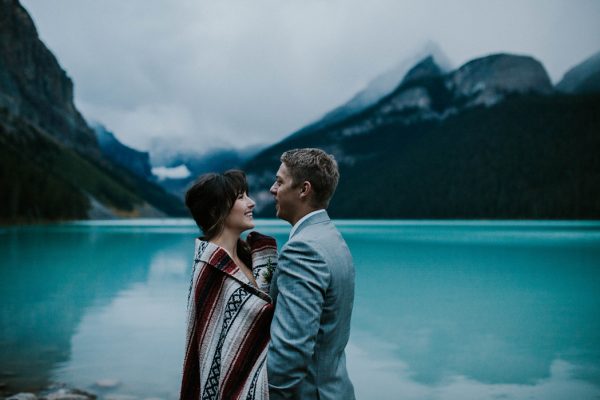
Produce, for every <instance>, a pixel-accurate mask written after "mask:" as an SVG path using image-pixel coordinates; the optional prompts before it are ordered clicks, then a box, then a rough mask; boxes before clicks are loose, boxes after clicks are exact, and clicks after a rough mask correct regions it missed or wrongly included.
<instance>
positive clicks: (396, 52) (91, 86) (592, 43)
mask: <svg viewBox="0 0 600 400" xmlns="http://www.w3.org/2000/svg"><path fill="white" fill-rule="evenodd" d="M21 1H22V4H23V5H24V6H25V8H27V10H28V11H29V12H30V14H31V16H32V17H33V19H34V21H35V23H36V26H37V28H38V32H39V34H40V37H41V38H42V40H43V41H44V43H46V45H47V46H48V47H49V48H50V50H51V51H52V52H53V53H54V54H55V55H56V56H57V58H58V60H59V62H60V63H61V65H62V66H63V68H64V69H65V70H66V71H67V73H68V74H69V76H70V77H71V78H72V79H73V81H74V83H75V100H76V104H77V106H78V108H79V109H80V110H81V111H82V113H83V114H84V116H85V117H86V118H87V119H88V121H94V120H96V121H100V122H102V123H103V124H105V125H106V126H107V128H108V129H109V130H112V131H113V132H115V133H116V135H117V137H118V138H119V139H120V140H121V141H123V142H124V143H125V144H127V145H130V146H133V147H135V148H138V149H142V150H149V149H150V148H151V147H152V145H153V143H156V142H157V140H160V139H167V143H166V144H165V146H175V147H184V148H187V149H193V150H196V151H198V152H201V151H203V150H206V149H209V148H214V147H225V146H233V147H237V148H241V147H244V146H248V145H254V144H264V143H272V142H274V141H278V140H280V139H282V138H283V137H285V136H287V135H288V134H290V133H292V132H293V131H295V130H297V129H298V128H301V127H302V126H304V125H305V124H307V123H309V122H311V121H313V120H315V119H317V118H318V117H320V116H321V115H323V114H324V113H326V112H327V111H329V110H331V109H332V108H334V107H335V106H337V105H339V104H341V103H343V102H345V101H346V100H348V99H349V98H351V97H352V96H353V95H354V94H355V93H356V92H358V91H359V90H361V89H362V88H363V87H364V86H365V85H366V84H367V83H368V82H369V81H370V80H371V79H373V78H374V77H376V76H377V75H379V74H381V73H382V72H384V71H386V70H388V69H390V68H392V67H393V66H394V65H396V64H398V63H400V62H402V61H403V60H406V59H409V58H411V56H413V55H414V54H415V53H417V52H419V51H420V50H421V48H423V47H424V46H425V45H426V43H427V42H428V41H432V42H434V43H436V44H437V45H438V46H439V47H440V48H441V49H442V51H443V52H444V53H445V54H446V56H447V57H448V59H449V60H450V61H451V62H452V64H453V66H454V67H459V66H460V65H462V64H463V63H465V62H466V61H469V60H471V59H473V58H476V57H481V56H484V55H487V54H491V53H497V52H509V53H516V54H527V55H532V56H533V57H535V58H536V59H538V60H539V61H541V62H542V63H543V64H544V66H545V67H546V69H547V71H548V73H549V75H550V78H551V79H552V81H553V82H555V83H556V82H557V81H558V80H560V78H561V77H562V75H563V74H564V73H565V72H566V71H567V70H568V69H569V68H571V67H572V66H574V65H575V64H577V63H579V62H581V61H583V60H584V59H585V58H587V57H589V56H590V55H592V54H593V53H595V52H597V51H599V50H600V23H599V22H598V21H600V0H502V1H499V0H452V1H450V0H448V1H446V0H437V1H434V0H414V1H408V0H213V1H206V0H51V1H49V0H21Z"/></svg>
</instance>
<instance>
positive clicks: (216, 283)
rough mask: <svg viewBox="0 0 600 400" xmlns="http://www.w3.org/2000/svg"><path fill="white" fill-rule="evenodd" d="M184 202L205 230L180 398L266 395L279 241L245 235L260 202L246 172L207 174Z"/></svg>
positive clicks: (198, 245) (199, 241) (191, 302)
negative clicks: (253, 196) (272, 287)
mask: <svg viewBox="0 0 600 400" xmlns="http://www.w3.org/2000/svg"><path fill="white" fill-rule="evenodd" d="M185 204H186V206H187V207H188V209H189V210H190V212H191V214H192V216H193V217H194V220H195V221H196V224H198V226H199V227H200V229H201V230H202V232H203V234H204V236H203V237H201V238H199V239H196V250H195V258H194V268H193V272H192V282H191V284H190V292H189V295H188V313H189V315H188V331H187V340H186V353H185V360H184V367H183V379H182V385H181V397H180V398H181V399H182V400H189V399H227V400H229V399H244V400H245V399H268V397H269V394H268V383H267V368H266V355H267V353H266V351H267V345H268V342H269V327H270V324H271V319H272V317H273V304H272V302H271V299H270V298H269V296H268V294H267V293H268V291H269V281H270V278H271V276H272V273H273V271H274V268H275V267H276V263H277V247H276V244H275V240H274V239H273V238H270V237H268V236H263V235H260V234H258V233H256V232H252V233H250V235H248V239H247V243H246V242H244V241H242V240H241V239H240V235H241V233H242V232H243V231H245V230H248V229H252V228H254V220H253V217H252V212H253V209H254V206H255V203H254V201H253V200H252V199H251V198H249V197H248V184H247V182H246V176H245V175H244V173H243V172H242V171H238V170H230V171H227V172H225V173H224V174H214V173H210V174H205V175H202V176H201V177H200V179H199V180H198V181H197V182H196V183H195V184H194V185H193V186H192V187H191V188H190V189H189V190H188V192H187V193H186V196H185Z"/></svg>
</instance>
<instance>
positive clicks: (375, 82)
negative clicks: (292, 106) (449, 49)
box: [294, 42, 451, 136]
mask: <svg viewBox="0 0 600 400" xmlns="http://www.w3.org/2000/svg"><path fill="white" fill-rule="evenodd" d="M424 60H429V63H430V65H431V66H434V65H435V68H436V69H438V70H440V72H447V71H449V70H450V69H451V63H450V61H449V60H448V58H447V57H446V55H445V54H444V53H443V52H442V50H441V49H440V48H439V46H438V45H437V44H435V43H433V42H428V43H427V44H426V45H425V46H424V47H423V48H422V49H421V50H419V51H418V52H416V53H415V54H414V55H413V56H412V57H410V58H408V59H406V60H404V61H402V62H400V63H398V64H396V65H395V66H394V67H393V68H390V69H389V70H387V71H385V72H384V73H382V74H381V75H379V76H377V77H376V78H374V79H372V80H371V81H370V82H369V83H368V84H367V86H366V87H365V88H364V89H363V90H361V91H360V92H358V93H357V94H356V95H354V96H353V97H352V98H351V99H350V100H349V101H347V102H346V103H344V104H342V105H341V106H338V107H336V108H335V109H333V110H332V111H330V112H328V113H326V114H325V115H324V116H323V117H322V118H320V119H319V120H318V121H316V122H313V123H311V124H309V125H308V126H306V127H304V128H302V129H300V130H299V131H297V132H296V133H294V135H297V136H301V135H306V134H308V133H310V132H312V131H314V130H317V129H323V128H325V127H326V126H328V125H332V124H334V123H336V122H338V121H341V120H343V119H345V118H348V117H350V116H352V115H355V114H357V113H359V112H361V111H362V110H364V109H366V108H368V107H369V106H371V105H373V104H375V103H376V102H377V101H379V100H381V99H382V98H383V97H385V96H386V95H388V94H389V93H391V92H392V91H393V90H394V89H395V88H397V87H398V85H399V84H400V82H401V80H402V78H403V77H405V76H406V74H407V72H408V71H409V70H410V69H413V68H415V67H414V66H415V63H417V62H419V61H421V62H422V61H424Z"/></svg>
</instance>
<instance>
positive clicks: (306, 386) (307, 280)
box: [267, 149, 354, 400]
mask: <svg viewBox="0 0 600 400" xmlns="http://www.w3.org/2000/svg"><path fill="white" fill-rule="evenodd" d="M338 178H339V172H338V168H337V163H336V162H335V159H334V158H333V156H331V155H328V154H327V153H325V152H324V151H322V150H319V149H295V150H290V151H286V152H285V153H283V155H282V156H281V166H280V167H279V170H278V171H277V176H276V181H275V183H274V184H273V186H272V187H271V190H270V191H271V194H272V195H273V196H274V197H275V207H276V210H277V217H279V218H281V219H283V220H285V221H288V222H289V223H290V224H291V225H292V226H293V227H292V230H291V232H290V238H289V241H288V242H287V243H286V244H285V245H284V246H283V248H282V250H281V254H280V256H279V263H278V269H277V271H276V273H275V276H274V279H273V282H272V284H271V297H272V298H273V300H274V302H275V315H274V317H273V322H272V325H271V344H270V346H269V350H268V355H267V369H268V379H269V394H270V398H271V400H279V399H301V400H312V399H320V400H329V399H335V400H353V399H354V388H353V386H352V383H351V382H350V378H349V377H348V372H347V371H346V356H345V352H344V349H345V347H346V344H347V343H348V336H349V335H350V316H351V314H352V304H353V301H354V264H353V262H352V256H351V255H350V250H349V249H348V246H347V245H346V242H345V241H344V239H343V238H342V236H341V235H340V233H339V232H338V230H337V229H336V227H335V226H334V225H333V223H332V222H331V220H330V219H329V216H328V215H327V211H325V209H326V208H327V205H328V204H329V200H330V199H331V197H332V196H333V193H334V191H335V188H336V186H337V182H338Z"/></svg>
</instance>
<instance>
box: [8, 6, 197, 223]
mask: <svg viewBox="0 0 600 400" xmlns="http://www.w3.org/2000/svg"><path fill="white" fill-rule="evenodd" d="M0 18H1V20H0V22H1V23H0V188H1V190H0V223H19V222H39V221H54V220H63V219H81V218H106V217H136V216H165V215H186V212H185V209H184V207H183V204H182V203H181V201H180V200H179V199H177V198H176V197H174V196H172V195H169V194H167V193H166V192H165V191H164V190H163V189H162V188H160V187H159V186H157V185H155V184H153V183H151V182H148V181H146V180H145V179H142V178H140V177H138V176H136V175H135V174H133V173H131V172H129V171H128V170H126V169H124V168H123V167H121V166H119V165H117V164H115V163H114V162H112V161H111V160H110V159H108V158H106V157H104V156H103V155H102V152H101V149H100V146H99V144H98V141H97V139H96V136H95V134H94V132H93V130H92V129H91V128H90V127H89V126H88V125H87V123H86V121H85V120H84V119H83V117H82V116H81V114H80V113H79V111H78V110H77V108H76V107H75V105H74V103H73V82H72V81H71V79H70V78H69V77H68V76H67V74H66V72H65V71H64V70H63V69H62V67H61V66H60V65H59V63H58V61H57V60H56V58H55V57H54V55H53V54H52V53H51V52H50V50H48V48H47V47H46V46H45V45H44V44H43V43H42V42H41V40H40V39H39V37H38V34H37V31H36V28H35V25H34V23H33V21H32V20H31V18H30V16H29V15H28V14H27V11H26V10H25V9H24V8H23V7H22V6H21V5H20V4H19V2H18V1H17V0H0Z"/></svg>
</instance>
